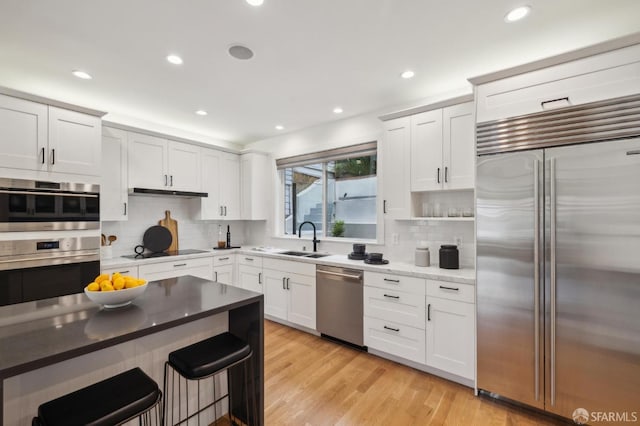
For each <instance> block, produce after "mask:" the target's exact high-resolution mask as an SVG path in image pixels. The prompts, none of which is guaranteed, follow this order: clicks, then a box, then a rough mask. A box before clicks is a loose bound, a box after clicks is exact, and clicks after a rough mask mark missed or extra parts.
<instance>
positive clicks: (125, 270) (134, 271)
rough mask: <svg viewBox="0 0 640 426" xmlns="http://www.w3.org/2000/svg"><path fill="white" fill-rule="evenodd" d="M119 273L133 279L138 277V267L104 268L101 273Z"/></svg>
mask: <svg viewBox="0 0 640 426" xmlns="http://www.w3.org/2000/svg"><path fill="white" fill-rule="evenodd" d="M116 272H118V273H119V274H120V275H130V276H132V277H136V278H137V277H138V267H137V266H123V267H121V268H102V269H101V270H100V273H102V274H109V275H112V274H115V273H116Z"/></svg>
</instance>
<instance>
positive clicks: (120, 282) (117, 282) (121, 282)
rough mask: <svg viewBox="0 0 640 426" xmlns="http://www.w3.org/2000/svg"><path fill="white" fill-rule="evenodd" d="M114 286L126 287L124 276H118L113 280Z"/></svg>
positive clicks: (120, 288) (117, 288)
mask: <svg viewBox="0 0 640 426" xmlns="http://www.w3.org/2000/svg"><path fill="white" fill-rule="evenodd" d="M113 288H115V289H116V290H122V289H123V288H124V278H122V277H118V278H116V279H115V280H113Z"/></svg>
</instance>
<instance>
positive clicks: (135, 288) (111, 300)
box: [84, 272, 147, 308]
mask: <svg viewBox="0 0 640 426" xmlns="http://www.w3.org/2000/svg"><path fill="white" fill-rule="evenodd" d="M146 289H147V282H146V281H145V280H143V279H140V278H135V277H130V276H128V275H121V274H119V273H117V272H116V273H114V274H113V275H112V276H109V274H100V275H98V276H97V277H96V279H95V280H93V282H90V283H89V284H88V285H87V286H86V287H85V288H84V294H86V295H87V297H88V298H89V299H91V300H92V301H94V302H95V303H98V304H100V305H103V306H104V307H105V308H119V307H121V306H127V305H128V304H130V303H131V302H132V301H133V299H135V298H136V297H138V296H140V295H141V294H142V293H144V291H145V290H146Z"/></svg>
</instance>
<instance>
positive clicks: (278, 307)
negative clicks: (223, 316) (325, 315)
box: [263, 259, 316, 330]
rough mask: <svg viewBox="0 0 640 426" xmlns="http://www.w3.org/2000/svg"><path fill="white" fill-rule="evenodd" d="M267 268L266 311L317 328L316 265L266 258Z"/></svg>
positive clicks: (295, 322)
mask: <svg viewBox="0 0 640 426" xmlns="http://www.w3.org/2000/svg"><path fill="white" fill-rule="evenodd" d="M263 267H264V269H263V274H264V281H263V283H264V284H263V288H264V313H265V314H266V315H270V316H272V317H274V318H279V319H282V320H285V321H288V322H291V323H294V324H298V325H302V326H304V327H307V328H310V329H314V330H315V328H316V276H315V273H316V267H315V265H314V264H306V263H299V262H291V261H285V260H276V259H263ZM272 268H273V269H272Z"/></svg>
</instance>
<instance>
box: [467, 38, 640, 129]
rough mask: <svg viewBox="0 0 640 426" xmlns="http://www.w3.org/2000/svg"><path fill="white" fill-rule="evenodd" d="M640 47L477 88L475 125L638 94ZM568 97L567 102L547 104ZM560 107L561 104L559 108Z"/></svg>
mask: <svg viewBox="0 0 640 426" xmlns="http://www.w3.org/2000/svg"><path fill="white" fill-rule="evenodd" d="M639 52H640V45H637V46H632V47H629V48H626V49H619V50H616V51H612V52H608V53H604V54H601V55H596V56H592V57H589V58H584V59H580V60H577V61H572V62H568V63H565V64H560V65H556V66H553V67H549V68H545V69H541V70H537V71H532V72H529V73H525V74H520V75H516V76H513V77H508V78H505V79H502V80H498V81H494V82H491V83H487V84H483V85H480V86H478V89H477V99H478V105H477V122H478V123H483V122H486V121H493V120H498V119H501V118H506V117H516V116H519V115H523V114H531V113H534V112H540V111H543V110H544V109H545V108H546V107H552V106H553V104H554V103H557V104H562V103H565V104H570V105H580V104H584V103H588V102H595V101H599V100H605V99H611V98H616V97H620V96H626V95H632V94H634V93H637V87H639V86H640V61H639V60H638V59H637V58H638V55H639ZM563 98H568V102H566V101H565V102H560V101H558V102H554V103H552V102H548V101H552V100H558V99H563ZM559 106H560V105H559Z"/></svg>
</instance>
